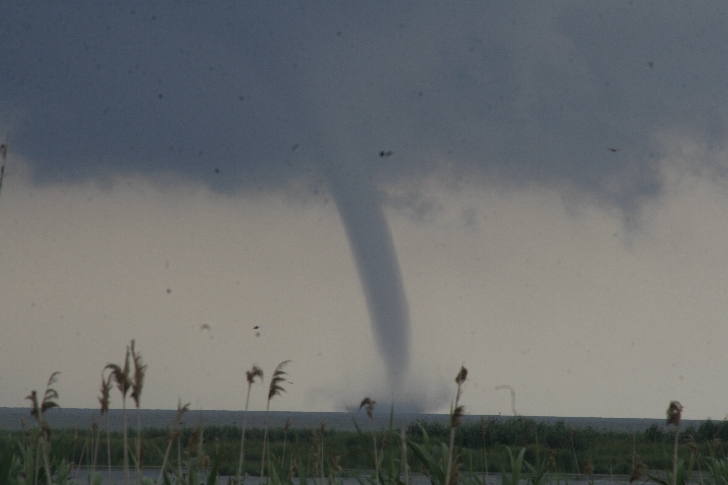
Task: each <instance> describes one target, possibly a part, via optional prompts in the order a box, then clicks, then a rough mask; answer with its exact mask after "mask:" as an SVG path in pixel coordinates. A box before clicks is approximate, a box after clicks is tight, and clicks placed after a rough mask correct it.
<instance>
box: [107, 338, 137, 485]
mask: <svg viewBox="0 0 728 485" xmlns="http://www.w3.org/2000/svg"><path fill="white" fill-rule="evenodd" d="M129 354H130V349H129V346H128V345H127V346H126V357H125V358H124V367H121V366H119V365H118V364H107V365H106V367H105V369H109V370H110V371H111V376H112V378H113V380H114V382H116V387H117V389H119V392H120V393H121V409H122V416H123V421H124V424H123V426H124V483H125V484H126V485H129V482H130V479H129V439H128V438H129V437H128V434H127V423H126V395H127V394H128V393H129V389H130V388H131V387H132V384H133V382H132V379H131V376H130V368H129Z"/></svg>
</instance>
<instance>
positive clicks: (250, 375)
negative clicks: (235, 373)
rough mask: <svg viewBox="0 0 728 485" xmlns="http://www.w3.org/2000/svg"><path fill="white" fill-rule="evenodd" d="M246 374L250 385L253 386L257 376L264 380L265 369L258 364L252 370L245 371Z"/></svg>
mask: <svg viewBox="0 0 728 485" xmlns="http://www.w3.org/2000/svg"><path fill="white" fill-rule="evenodd" d="M245 376H246V377H247V378H248V386H252V385H253V382H255V378H256V377H258V378H260V380H261V381H262V380H263V370H262V369H261V368H260V367H258V366H257V365H253V367H252V368H251V369H250V370H248V371H245Z"/></svg>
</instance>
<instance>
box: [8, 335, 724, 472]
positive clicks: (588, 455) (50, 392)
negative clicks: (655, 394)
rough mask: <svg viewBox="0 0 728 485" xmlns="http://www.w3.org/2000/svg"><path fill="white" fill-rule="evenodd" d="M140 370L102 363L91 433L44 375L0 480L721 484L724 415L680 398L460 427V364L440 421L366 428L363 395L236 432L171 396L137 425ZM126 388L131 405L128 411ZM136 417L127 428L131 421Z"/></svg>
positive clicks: (256, 378) (274, 389) (280, 371)
mask: <svg viewBox="0 0 728 485" xmlns="http://www.w3.org/2000/svg"><path fill="white" fill-rule="evenodd" d="M287 365H288V361H285V362H282V363H281V364H280V365H279V366H278V367H277V368H276V369H275V370H274V371H273V373H272V376H271V378H270V380H269V384H268V388H267V393H268V394H267V395H268V401H267V403H268V408H267V409H266V413H267V412H268V409H269V405H270V402H271V400H273V399H274V398H276V397H277V396H281V394H282V393H283V392H284V391H285V390H284V389H283V387H282V385H283V383H284V382H285V379H286V378H285V376H286V371H285V368H286V366H287ZM145 372H146V366H145V365H144V364H143V363H142V359H141V355H140V354H139V353H138V352H137V351H136V349H135V347H134V342H133V341H132V342H131V344H130V346H128V347H127V353H126V359H125V361H124V364H123V365H116V364H109V365H108V366H106V367H105V369H104V372H103V373H102V384H101V396H100V397H99V403H100V405H101V415H102V419H101V421H100V422H101V424H100V425H98V426H96V425H95V426H94V427H93V428H91V429H51V428H50V426H49V425H48V423H47V420H46V419H45V416H46V414H47V413H49V412H53V408H55V407H58V394H57V393H56V391H55V390H54V388H53V386H54V384H55V382H56V378H57V374H53V375H51V378H50V379H49V381H48V385H47V387H46V389H45V391H44V392H43V393H42V394H39V393H36V391H33V392H32V393H31V394H30V395H29V396H28V400H29V401H30V403H31V407H30V412H29V420H28V422H30V423H32V426H27V427H26V428H25V429H24V430H22V431H6V432H4V433H1V434H0V485H6V484H8V485H42V484H47V485H53V484H58V485H64V484H66V483H69V480H70V479H69V477H70V476H73V475H72V473H73V471H74V470H75V469H78V468H81V469H83V470H84V471H86V472H87V476H88V477H89V482H91V483H90V484H89V485H100V484H101V482H102V480H104V479H105V476H106V475H105V474H106V473H108V470H109V467H110V466H111V467H122V468H123V469H124V471H125V473H124V479H123V481H122V483H124V484H125V485H130V484H131V483H132V482H133V483H134V484H136V485H142V484H143V485H151V484H152V483H154V482H156V483H159V484H168V485H172V484H175V485H199V484H201V483H203V484H207V485H213V484H215V483H217V479H218V477H219V476H230V477H231V479H230V481H231V482H232V483H242V482H244V480H245V477H246V476H260V477H263V480H264V481H266V482H268V483H271V484H284V483H285V484H293V483H297V484H299V485H303V484H306V483H309V482H311V483H318V484H319V485H323V484H324V483H331V484H335V483H339V482H340V481H341V480H342V479H343V478H345V477H358V478H359V480H360V481H361V483H362V484H364V483H367V484H369V485H409V484H411V482H412V477H413V476H415V475H424V476H426V477H427V478H429V480H430V482H431V483H432V484H433V485H456V484H458V483H461V484H464V485H485V482H484V478H483V476H484V475H488V476H491V475H496V476H500V477H501V482H502V484H503V485H518V484H519V483H521V484H522V483H526V484H527V485H545V484H548V483H559V484H560V483H565V481H566V477H567V475H568V476H573V475H574V474H575V475H577V476H579V477H580V479H581V480H585V481H587V482H593V480H594V476H595V475H606V476H615V477H616V476H620V475H621V476H623V477H624V476H629V477H630V481H632V482H637V483H644V482H646V481H649V482H654V483H658V484H661V485H685V484H686V483H696V484H697V483H700V484H701V485H728V460H726V447H725V445H724V442H725V441H726V440H727V439H728V422H726V421H721V422H713V421H705V422H703V423H702V424H700V426H699V427H698V428H694V427H688V428H686V429H680V424H681V423H680V421H681V412H682V406H680V404H679V403H677V402H672V403H670V404H669V407H668V411H667V414H666V416H667V419H666V423H667V424H668V425H669V426H668V427H663V426H657V425H653V426H652V427H650V428H648V429H647V430H645V431H641V432H633V433H629V432H617V431H606V430H595V429H593V428H570V427H568V426H567V425H566V424H565V423H564V422H563V421H557V422H549V423H547V422H537V421H534V420H530V419H527V418H524V417H514V418H512V419H509V420H504V419H495V418H493V419H483V420H481V421H480V422H469V423H465V424H463V423H461V418H462V416H463V413H464V406H463V405H462V401H463V384H464V383H465V381H466V380H467V370H466V369H465V368H464V367H463V368H461V369H460V371H459V372H458V374H457V376H456V378H455V379H454V386H453V406H452V409H453V411H452V413H451V415H450V419H449V423H445V424H443V423H442V422H426V421H424V422H412V423H409V424H408V425H407V426H404V427H400V428H395V427H394V426H392V425H391V424H390V426H389V427H388V428H386V429H381V428H376V427H375V425H374V420H373V419H370V418H373V417H374V416H375V413H382V412H384V413H385V414H386V413H387V411H386V410H384V411H382V410H378V409H376V403H375V402H374V401H373V400H370V399H369V398H365V399H363V400H362V403H361V408H362V409H364V410H365V411H366V414H367V417H362V422H360V423H358V425H357V430H356V431H336V430H328V429H326V426H325V424H324V423H322V424H321V425H320V426H319V427H317V428H314V429H308V428H296V427H291V426H290V425H289V423H287V424H286V426H285V427H282V428H272V429H269V428H268V427H267V426H264V427H263V428H253V429H246V425H245V422H246V419H245V418H244V419H243V425H242V426H241V427H232V426H225V427H208V428H206V429H203V428H201V427H196V428H188V427H183V426H182V424H181V423H182V417H183V416H184V414H185V413H186V412H187V410H188V405H182V403H181V402H180V404H179V406H178V412H177V416H176V417H175V419H174V420H173V421H172V422H171V423H170V425H169V427H168V428H167V429H149V428H146V429H141V431H140V432H137V430H138V429H140V424H139V423H140V421H139V413H138V410H139V407H140V400H141V395H142V389H143V382H144V374H145ZM246 377H247V383H248V386H247V394H246V402H245V406H244V408H243V411H244V414H243V415H244V416H247V407H248V399H247V398H249V396H250V391H251V389H252V388H253V386H254V385H258V386H260V385H261V383H262V381H263V372H262V370H261V369H259V368H258V367H255V366H253V367H252V368H251V370H250V371H248V372H247V373H246ZM114 387H116V388H117V389H118V391H119V392H120V393H121V396H122V403H123V409H124V429H123V432H111V431H109V430H108V428H105V427H104V419H103V417H104V415H105V414H106V413H107V412H108V406H109V400H110V396H111V392H112V391H113V388H114ZM127 395H128V396H129V397H131V398H132V401H133V402H134V405H135V407H136V408H137V412H136V413H135V412H134V410H131V411H130V412H129V413H128V414H129V416H128V419H127V402H126V399H127ZM135 415H136V424H137V426H136V427H134V426H133V425H132V426H129V425H128V421H129V422H132V423H133V422H134V421H135V419H134V417H135ZM266 416H267V415H266ZM362 416H363V415H362ZM266 422H267V420H266ZM390 423H391V414H390ZM142 467H157V468H158V469H159V470H160V472H159V478H158V479H157V480H150V479H149V478H144V477H142V476H141V473H140V470H141V468H142ZM706 482H707V483H706Z"/></svg>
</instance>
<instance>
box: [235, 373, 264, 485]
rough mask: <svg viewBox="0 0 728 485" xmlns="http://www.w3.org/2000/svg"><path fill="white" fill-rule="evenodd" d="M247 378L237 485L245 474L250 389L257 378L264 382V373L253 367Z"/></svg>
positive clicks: (236, 476) (239, 484) (246, 375)
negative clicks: (244, 462) (244, 463)
mask: <svg viewBox="0 0 728 485" xmlns="http://www.w3.org/2000/svg"><path fill="white" fill-rule="evenodd" d="M245 377H246V379H247V380H248V392H247V394H246V395H245V410H244V411H243V428H242V431H241V433H240V458H239V459H238V472H237V474H236V475H235V483H236V484H237V485H241V483H242V482H241V478H242V476H243V475H242V472H243V461H244V460H245V428H246V425H247V420H248V404H249V403H250V389H251V388H252V387H253V383H255V379H256V377H257V378H259V379H260V380H261V381H262V380H263V371H262V370H261V369H260V368H259V367H258V366H257V365H253V367H251V369H250V370H249V371H245Z"/></svg>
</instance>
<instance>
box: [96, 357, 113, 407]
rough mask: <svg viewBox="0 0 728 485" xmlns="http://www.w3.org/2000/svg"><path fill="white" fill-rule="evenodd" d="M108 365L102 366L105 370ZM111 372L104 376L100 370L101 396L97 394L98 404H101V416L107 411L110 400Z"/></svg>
mask: <svg viewBox="0 0 728 485" xmlns="http://www.w3.org/2000/svg"><path fill="white" fill-rule="evenodd" d="M107 367H108V366H106V367H104V370H106V368H107ZM112 378H113V374H112V373H109V375H108V376H106V378H104V371H103V370H102V371H101V396H99V404H101V416H103V415H104V414H106V413H108V412H109V403H110V402H111V379H112Z"/></svg>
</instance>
